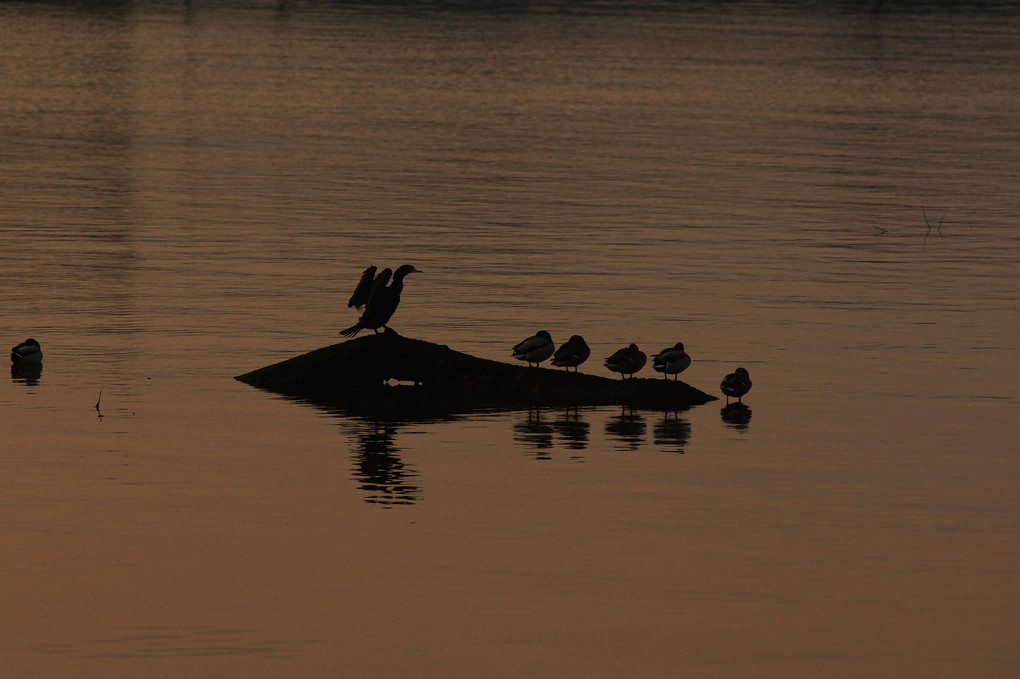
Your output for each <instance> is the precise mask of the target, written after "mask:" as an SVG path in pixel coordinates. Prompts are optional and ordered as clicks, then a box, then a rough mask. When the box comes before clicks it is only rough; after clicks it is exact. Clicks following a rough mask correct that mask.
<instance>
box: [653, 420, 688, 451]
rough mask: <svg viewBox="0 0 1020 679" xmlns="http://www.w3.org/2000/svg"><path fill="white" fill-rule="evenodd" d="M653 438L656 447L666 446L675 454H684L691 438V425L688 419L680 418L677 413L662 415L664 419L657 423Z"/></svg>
mask: <svg viewBox="0 0 1020 679" xmlns="http://www.w3.org/2000/svg"><path fill="white" fill-rule="evenodd" d="M652 436H653V439H652V440H653V441H654V442H655V445H657V446H666V447H668V448H669V449H671V450H673V451H674V452H677V453H680V454H683V452H684V446H686V445H687V442H688V441H689V440H690V438H691V423H690V422H688V421H687V418H685V417H680V414H679V413H678V412H677V411H675V410H674V411H672V412H668V411H667V412H664V413H663V414H662V419H661V420H659V421H658V422H656V424H655V427H654V428H653V430H652Z"/></svg>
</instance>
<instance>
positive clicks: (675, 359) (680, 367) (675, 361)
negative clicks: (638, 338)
mask: <svg viewBox="0 0 1020 679" xmlns="http://www.w3.org/2000/svg"><path fill="white" fill-rule="evenodd" d="M690 366H691V357H690V355H689V354H688V353H687V352H686V351H684V343H683V342H677V343H676V344H674V345H673V346H671V347H669V348H668V349H663V350H662V351H660V352H659V353H657V354H655V356H653V357H652V369H653V370H655V371H656V372H660V373H662V377H663V379H669V376H670V375H679V374H680V373H682V372H683V371H684V370H687V368H689V367H690ZM673 379H675V380H679V379H680V378H679V377H674V378H673Z"/></svg>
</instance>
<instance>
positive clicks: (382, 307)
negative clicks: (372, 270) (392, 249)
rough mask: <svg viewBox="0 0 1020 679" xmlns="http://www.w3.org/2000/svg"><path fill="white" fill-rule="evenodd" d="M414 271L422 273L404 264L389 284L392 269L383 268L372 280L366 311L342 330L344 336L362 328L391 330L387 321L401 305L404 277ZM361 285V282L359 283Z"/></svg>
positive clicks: (351, 335)
mask: <svg viewBox="0 0 1020 679" xmlns="http://www.w3.org/2000/svg"><path fill="white" fill-rule="evenodd" d="M412 273H421V270H420V269H416V268H414V267H413V266H411V265H410V264H402V265H401V266H400V268H398V269H397V271H396V273H394V274H393V281H392V282H390V284H389V285H386V282H387V281H389V280H390V270H389V269H383V270H382V273H380V274H379V275H378V276H376V278H375V280H374V281H373V282H372V291H371V293H370V294H369V297H368V301H367V303H366V304H365V311H364V313H362V314H361V318H359V319H358V322H357V323H355V324H354V325H352V326H351V327H349V328H347V329H345V330H341V331H340V334H341V335H343V336H344V337H354V336H355V335H357V334H358V332H359V331H361V330H366V329H367V330H374V331H376V332H378V331H379V328H383V329H384V330H389V328H388V327H387V325H386V324H387V323H389V322H390V319H391V318H393V312H395V311H396V310H397V307H398V306H399V305H400V293H401V292H402V291H403V290H404V277H405V276H407V275H408V274H412ZM358 285H359V287H360V285H361V284H360V283H359V284H358Z"/></svg>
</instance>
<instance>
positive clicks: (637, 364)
mask: <svg viewBox="0 0 1020 679" xmlns="http://www.w3.org/2000/svg"><path fill="white" fill-rule="evenodd" d="M647 362H648V357H647V356H646V355H645V352H643V351H641V350H640V349H638V346H637V345H636V344H631V345H630V346H629V347H624V348H623V349H620V350H619V351H617V352H616V353H615V354H613V355H612V356H610V357H609V358H607V359H606V367H607V368H609V369H610V370H612V371H613V372H614V373H620V374H621V375H622V376H623V379H626V377H627V375H630V376H631V377H633V376H634V373H636V372H637V371H639V370H641V368H644V367H645V363H647Z"/></svg>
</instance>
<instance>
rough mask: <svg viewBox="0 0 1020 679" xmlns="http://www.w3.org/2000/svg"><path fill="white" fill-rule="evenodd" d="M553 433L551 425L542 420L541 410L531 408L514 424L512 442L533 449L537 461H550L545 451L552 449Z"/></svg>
mask: <svg viewBox="0 0 1020 679" xmlns="http://www.w3.org/2000/svg"><path fill="white" fill-rule="evenodd" d="M554 432H555V429H554V428H553V425H551V424H549V423H548V422H546V421H545V420H543V419H542V411H541V409H540V408H533V409H529V410H528V411H527V414H526V415H525V417H524V418H523V419H520V420H518V421H517V422H516V423H515V424H514V441H516V442H517V443H519V444H521V445H522V446H524V447H526V448H532V449H534V451H535V453H536V457H537V458H538V459H539V460H551V459H552V458H551V457H550V456H549V453H548V452H547V451H549V450H550V449H551V448H552V447H553V433H554Z"/></svg>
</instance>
